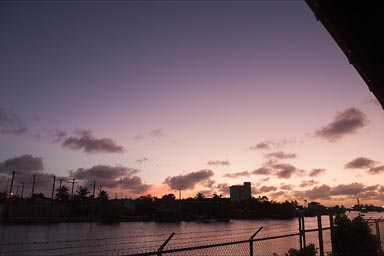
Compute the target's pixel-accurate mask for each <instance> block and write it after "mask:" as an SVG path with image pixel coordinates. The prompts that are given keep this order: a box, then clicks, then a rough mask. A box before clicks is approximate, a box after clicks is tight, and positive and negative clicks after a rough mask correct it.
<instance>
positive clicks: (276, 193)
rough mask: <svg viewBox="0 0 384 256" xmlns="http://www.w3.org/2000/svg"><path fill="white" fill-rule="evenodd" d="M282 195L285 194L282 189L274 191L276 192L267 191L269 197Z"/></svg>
mask: <svg viewBox="0 0 384 256" xmlns="http://www.w3.org/2000/svg"><path fill="white" fill-rule="evenodd" d="M282 195H285V192H284V191H276V192H272V193H269V196H270V197H271V198H278V197H280V196H282Z"/></svg>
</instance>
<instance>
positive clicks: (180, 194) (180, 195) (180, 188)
mask: <svg viewBox="0 0 384 256" xmlns="http://www.w3.org/2000/svg"><path fill="white" fill-rule="evenodd" d="M179 200H181V188H179Z"/></svg>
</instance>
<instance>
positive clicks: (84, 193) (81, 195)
mask: <svg viewBox="0 0 384 256" xmlns="http://www.w3.org/2000/svg"><path fill="white" fill-rule="evenodd" d="M89 193H90V192H89V191H88V189H87V188H83V187H82V186H80V188H79V189H78V190H77V191H76V195H77V196H78V197H79V199H80V201H85V200H86V199H87V198H88V194H89Z"/></svg>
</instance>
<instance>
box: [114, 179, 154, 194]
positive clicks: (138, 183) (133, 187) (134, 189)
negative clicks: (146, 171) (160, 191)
mask: <svg viewBox="0 0 384 256" xmlns="http://www.w3.org/2000/svg"><path fill="white" fill-rule="evenodd" d="M120 182H121V187H122V188H123V189H126V190H129V191H130V192H131V193H133V194H136V195H139V194H143V193H145V192H146V191H148V190H149V189H150V188H151V187H152V186H151V185H148V184H144V183H143V181H142V180H141V178H140V177H138V176H131V177H130V176H128V177H123V178H122V179H121V181H120Z"/></svg>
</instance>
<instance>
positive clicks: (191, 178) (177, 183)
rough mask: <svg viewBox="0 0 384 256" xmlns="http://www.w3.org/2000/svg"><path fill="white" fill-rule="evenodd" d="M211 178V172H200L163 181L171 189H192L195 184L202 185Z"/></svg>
mask: <svg viewBox="0 0 384 256" xmlns="http://www.w3.org/2000/svg"><path fill="white" fill-rule="evenodd" d="M212 176H213V171H212V170H200V171H196V172H191V173H188V174H185V175H178V176H173V177H167V178H166V179H165V181H164V183H165V184H167V185H168V186H169V187H170V188H171V189H182V190H185V189H193V188H194V187H195V186H196V185H197V184H204V183H206V182H207V181H209V180H210V178H211V177H212Z"/></svg>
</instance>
